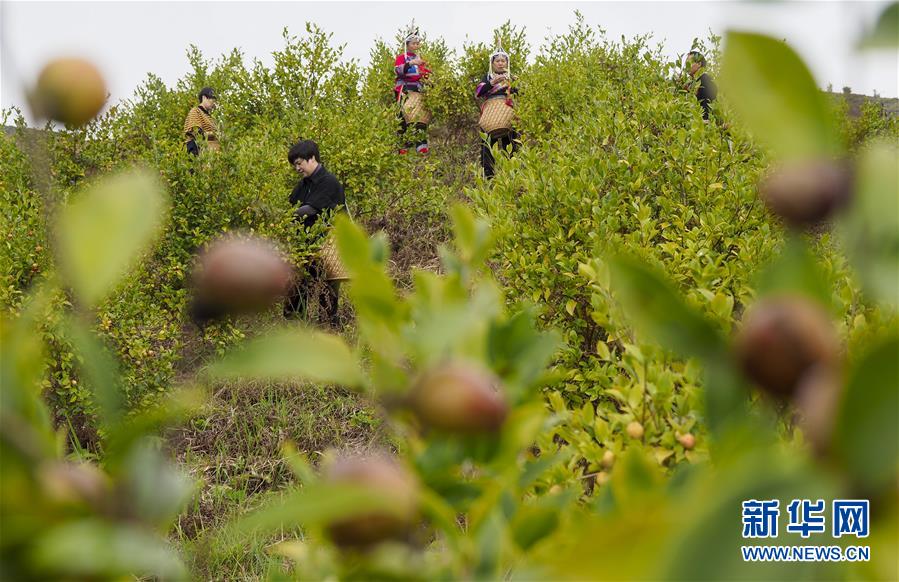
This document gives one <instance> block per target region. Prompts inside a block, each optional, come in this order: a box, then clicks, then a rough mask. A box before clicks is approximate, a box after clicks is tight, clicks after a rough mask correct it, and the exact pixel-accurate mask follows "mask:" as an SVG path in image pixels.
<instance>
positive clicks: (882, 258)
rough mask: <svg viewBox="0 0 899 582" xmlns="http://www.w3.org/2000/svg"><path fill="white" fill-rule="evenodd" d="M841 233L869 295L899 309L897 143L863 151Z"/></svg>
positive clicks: (898, 176)
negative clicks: (852, 197)
mask: <svg viewBox="0 0 899 582" xmlns="http://www.w3.org/2000/svg"><path fill="white" fill-rule="evenodd" d="M842 234H843V239H844V241H845V243H846V247H847V249H848V251H849V253H850V257H851V259H852V265H853V266H854V267H855V269H856V270H857V271H858V273H859V276H860V278H861V281H862V284H863V285H864V288H865V290H866V291H867V292H869V293H870V294H871V296H872V297H873V298H874V299H876V300H878V301H883V302H884V303H886V304H888V305H890V306H892V307H893V308H897V309H899V149H897V147H896V145H895V144H891V143H889V142H883V141H882V142H875V143H873V144H871V145H870V146H868V147H867V148H865V150H864V151H863V152H862V154H861V156H860V158H859V161H858V165H857V177H856V188H855V199H854V200H853V202H852V206H851V207H850V209H849V212H848V213H847V214H846V216H845V217H844V219H843V223H842Z"/></svg>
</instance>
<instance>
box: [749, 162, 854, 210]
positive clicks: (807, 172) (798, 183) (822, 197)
mask: <svg viewBox="0 0 899 582" xmlns="http://www.w3.org/2000/svg"><path fill="white" fill-rule="evenodd" d="M851 192H852V172H851V170H850V168H849V166H848V164H846V163H845V162H842V161H835V160H829V159H816V160H807V161H804V162H795V163H793V164H790V165H787V166H783V167H780V168H778V169H776V170H774V171H773V172H771V173H770V174H769V175H768V176H767V177H766V178H765V179H764V180H763V182H762V183H761V185H760V186H759V194H760V195H761V198H762V200H763V201H764V202H765V204H766V205H767V206H768V208H769V209H770V210H771V211H772V212H774V213H775V214H777V215H778V216H779V217H781V218H782V219H783V220H784V221H785V222H786V223H787V224H789V225H790V226H794V227H804V226H811V225H814V224H818V223H820V222H821V221H823V220H825V219H827V218H828V217H830V216H831V215H832V214H833V212H834V211H835V210H837V209H838V208H840V207H841V206H843V205H845V204H846V203H847V202H848V200H849V198H850V195H851Z"/></svg>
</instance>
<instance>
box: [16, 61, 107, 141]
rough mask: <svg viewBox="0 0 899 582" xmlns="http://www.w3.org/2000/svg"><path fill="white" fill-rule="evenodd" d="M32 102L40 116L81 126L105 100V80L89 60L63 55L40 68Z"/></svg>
mask: <svg viewBox="0 0 899 582" xmlns="http://www.w3.org/2000/svg"><path fill="white" fill-rule="evenodd" d="M30 101H31V107H32V110H33V111H34V114H35V115H36V116H38V117H44V118H47V119H54V120H56V121H61V122H63V123H66V124H69V125H73V126H81V125H84V124H85V123H87V122H88V121H90V120H91V119H93V118H94V117H96V116H97V114H98V113H99V112H100V110H101V109H102V108H103V104H104V103H106V82H105V81H104V80H103V76H102V75H100V71H98V70H97V68H96V67H95V66H94V65H93V64H91V63H89V62H88V61H85V60H83V59H78V58H60V59H56V60H53V61H50V62H49V63H47V64H46V65H45V66H44V68H43V70H41V73H40V75H38V79H37V85H36V86H35V88H34V90H33V91H32V92H31V94H30Z"/></svg>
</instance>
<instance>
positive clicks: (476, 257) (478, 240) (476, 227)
mask: <svg viewBox="0 0 899 582" xmlns="http://www.w3.org/2000/svg"><path fill="white" fill-rule="evenodd" d="M450 216H452V219H453V234H454V235H455V241H456V248H458V249H459V256H460V258H461V259H462V260H463V261H464V262H465V263H466V264H468V265H470V266H471V267H473V268H477V267H480V265H481V263H483V261H484V260H485V259H486V258H487V256H488V255H489V254H490V249H491V247H492V244H493V238H492V236H491V233H490V227H489V226H488V224H487V222H486V221H485V220H482V219H477V218H475V216H474V214H473V213H472V211H471V209H469V208H468V206H466V205H464V204H454V205H453V207H452V208H451V209H450Z"/></svg>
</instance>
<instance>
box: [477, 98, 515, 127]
mask: <svg viewBox="0 0 899 582" xmlns="http://www.w3.org/2000/svg"><path fill="white" fill-rule="evenodd" d="M514 119H515V109H513V108H512V107H510V106H508V105H506V100H505V99H500V98H494V99H488V100H487V102H486V103H484V106H483V107H482V108H481V118H480V119H479V120H478V125H479V126H480V127H481V129H483V130H484V131H485V132H486V133H488V134H489V135H497V134H503V133H508V132H510V131H512V121H513V120H514Z"/></svg>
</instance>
